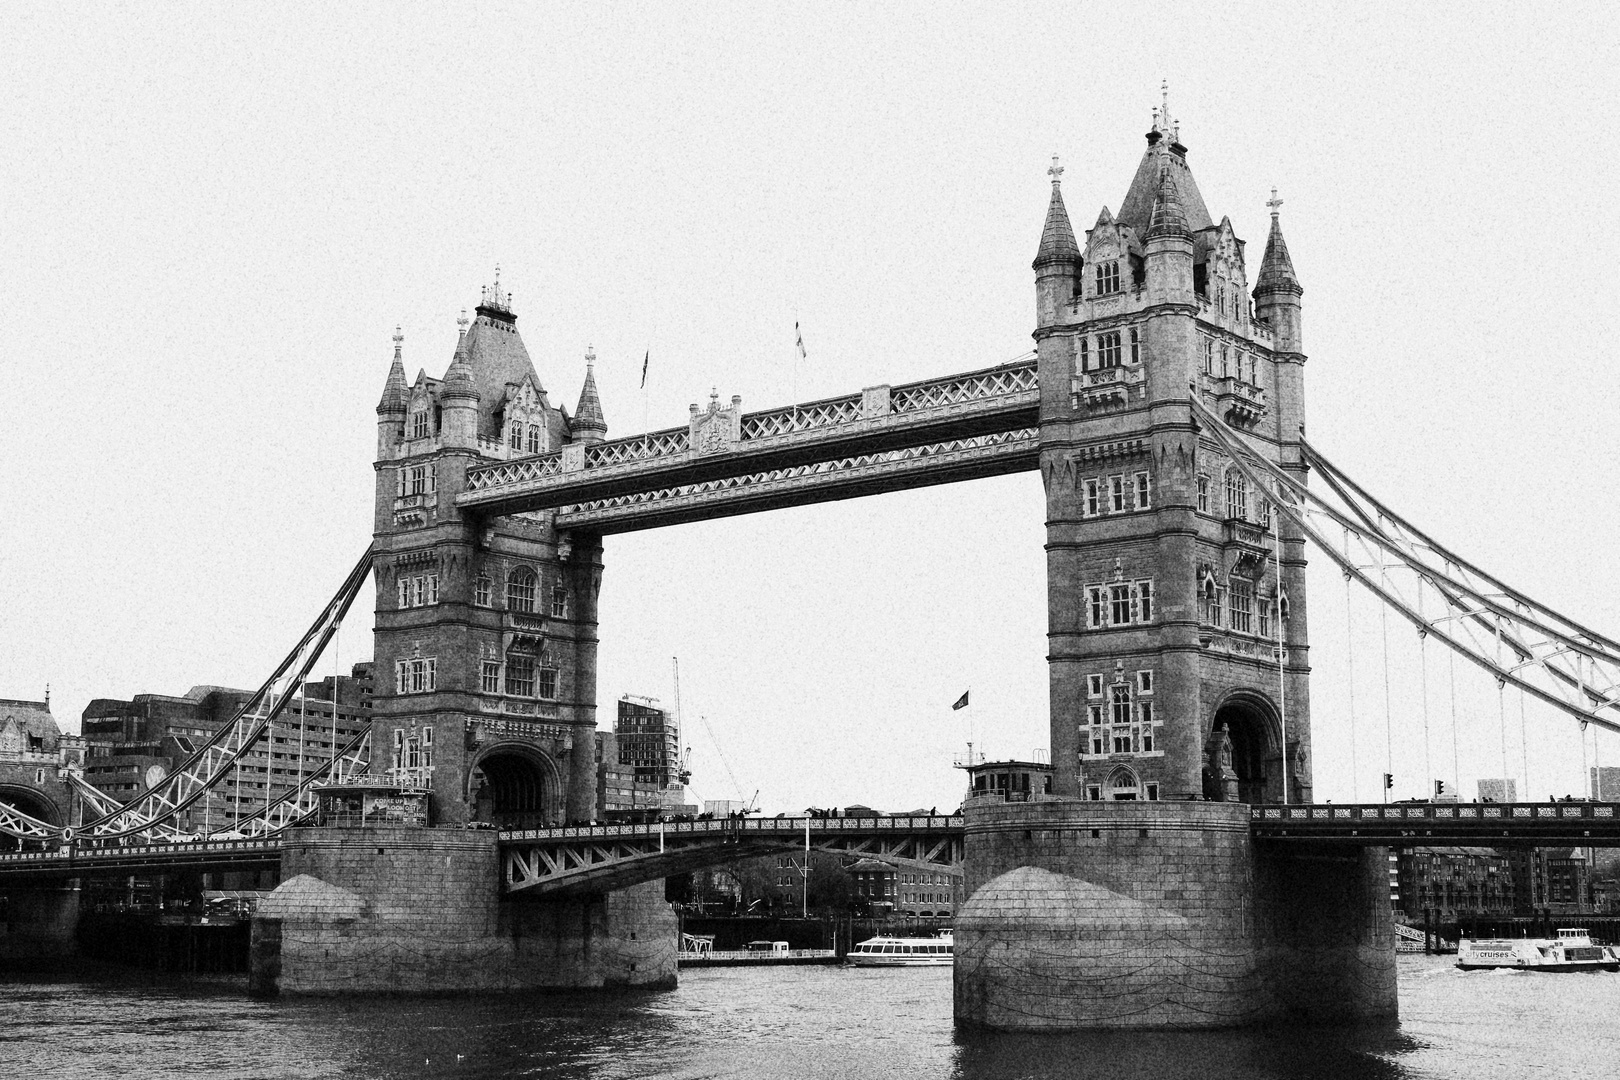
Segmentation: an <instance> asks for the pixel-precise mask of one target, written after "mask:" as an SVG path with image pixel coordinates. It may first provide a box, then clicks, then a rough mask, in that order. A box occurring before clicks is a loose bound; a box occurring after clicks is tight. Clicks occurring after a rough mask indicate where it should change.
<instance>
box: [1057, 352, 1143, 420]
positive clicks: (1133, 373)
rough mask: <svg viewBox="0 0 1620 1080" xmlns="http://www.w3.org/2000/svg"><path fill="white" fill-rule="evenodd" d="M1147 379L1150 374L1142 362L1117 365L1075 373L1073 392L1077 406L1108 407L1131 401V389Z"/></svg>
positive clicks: (1071, 391)
mask: <svg viewBox="0 0 1620 1080" xmlns="http://www.w3.org/2000/svg"><path fill="white" fill-rule="evenodd" d="M1146 381H1147V373H1146V371H1145V370H1144V368H1143V366H1142V365H1141V364H1140V363H1137V364H1116V365H1115V366H1113V367H1105V368H1101V369H1099V370H1096V371H1085V372H1081V373H1080V374H1078V375H1075V376H1073V378H1072V379H1071V381H1070V393H1071V394H1072V395H1073V396H1074V404H1075V407H1077V408H1078V407H1080V406H1082V405H1083V406H1085V407H1086V408H1087V409H1105V408H1109V407H1113V406H1119V405H1124V404H1126V403H1127V402H1129V401H1130V397H1131V389H1132V388H1133V387H1140V386H1142V385H1143V384H1144V383H1146Z"/></svg>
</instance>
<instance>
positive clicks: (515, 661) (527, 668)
mask: <svg viewBox="0 0 1620 1080" xmlns="http://www.w3.org/2000/svg"><path fill="white" fill-rule="evenodd" d="M506 692H507V693H508V694H511V695H512V696H513V697H534V657H532V656H523V655H520V654H518V653H511V654H508V656H507V657H506Z"/></svg>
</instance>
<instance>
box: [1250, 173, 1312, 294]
mask: <svg viewBox="0 0 1620 1080" xmlns="http://www.w3.org/2000/svg"><path fill="white" fill-rule="evenodd" d="M1266 205H1267V206H1268V207H1270V208H1271V235H1270V236H1268V237H1266V254H1265V258H1263V259H1261V260H1260V276H1259V278H1258V279H1256V281H1255V283H1254V291H1255V293H1257V294H1258V293H1262V292H1271V291H1274V290H1282V291H1287V292H1293V293H1303V292H1304V291H1305V290H1303V289H1301V288H1300V286H1299V278H1298V277H1297V276H1295V274H1294V260H1292V259H1290V258H1289V257H1288V243H1287V241H1285V240H1284V239H1283V234H1282V223H1281V222H1280V221H1278V216H1277V208H1278V207H1280V206H1281V205H1282V200H1281V199H1279V198H1277V189H1276V188H1272V189H1271V200H1270V201H1269V202H1267V203H1266Z"/></svg>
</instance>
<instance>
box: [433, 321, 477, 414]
mask: <svg viewBox="0 0 1620 1080" xmlns="http://www.w3.org/2000/svg"><path fill="white" fill-rule="evenodd" d="M463 322H465V316H463ZM447 398H471V399H472V400H474V401H477V400H478V387H477V385H476V384H475V383H474V382H473V370H472V364H471V363H469V362H468V360H467V335H466V332H465V331H463V332H462V334H461V337H460V338H459V339H457V341H456V355H455V358H454V359H453V360H451V361H450V367H449V368H448V369H447V370H446V371H445V373H444V383H443V385H441V386H440V387H439V399H440V400H441V401H443V400H445V399H447Z"/></svg>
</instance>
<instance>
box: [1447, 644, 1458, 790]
mask: <svg viewBox="0 0 1620 1080" xmlns="http://www.w3.org/2000/svg"><path fill="white" fill-rule="evenodd" d="M1446 667H1447V669H1448V677H1449V679H1450V682H1451V782H1452V783H1453V784H1455V785H1457V799H1458V800H1459V801H1461V799H1462V760H1461V757H1460V753H1461V752H1460V751H1459V750H1458V745H1459V744H1458V739H1457V651H1456V650H1455V649H1447V650H1446Z"/></svg>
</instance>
